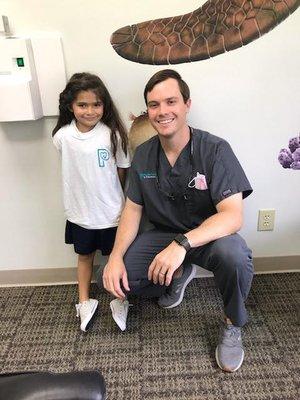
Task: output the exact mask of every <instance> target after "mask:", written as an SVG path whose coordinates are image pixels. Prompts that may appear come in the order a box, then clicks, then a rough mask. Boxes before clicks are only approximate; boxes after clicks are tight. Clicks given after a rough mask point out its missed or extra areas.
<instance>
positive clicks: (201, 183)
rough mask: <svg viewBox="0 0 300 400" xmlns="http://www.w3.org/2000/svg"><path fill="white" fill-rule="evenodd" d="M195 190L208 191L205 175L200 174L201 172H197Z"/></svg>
mask: <svg viewBox="0 0 300 400" xmlns="http://www.w3.org/2000/svg"><path fill="white" fill-rule="evenodd" d="M195 189H198V190H206V189H207V183H206V178H205V175H203V174H199V172H197V176H196V177H195Z"/></svg>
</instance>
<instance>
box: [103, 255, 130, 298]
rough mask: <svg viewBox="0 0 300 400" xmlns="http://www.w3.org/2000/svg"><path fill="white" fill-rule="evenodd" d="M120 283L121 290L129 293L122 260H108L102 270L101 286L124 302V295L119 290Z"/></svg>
mask: <svg viewBox="0 0 300 400" xmlns="http://www.w3.org/2000/svg"><path fill="white" fill-rule="evenodd" d="M120 282H122V285H123V288H124V289H125V290H127V291H128V292H129V291H130V289H129V285H128V279H127V272H126V268H125V265H124V262H123V259H122V258H121V259H119V258H117V259H116V258H114V259H111V258H109V260H108V263H107V264H106V266H105V267H104V270H103V286H104V288H105V289H106V290H107V291H108V292H110V293H111V294H112V295H113V296H115V297H117V298H118V299H121V300H124V299H125V298H126V295H125V293H124V292H123V290H122V289H121V285H120Z"/></svg>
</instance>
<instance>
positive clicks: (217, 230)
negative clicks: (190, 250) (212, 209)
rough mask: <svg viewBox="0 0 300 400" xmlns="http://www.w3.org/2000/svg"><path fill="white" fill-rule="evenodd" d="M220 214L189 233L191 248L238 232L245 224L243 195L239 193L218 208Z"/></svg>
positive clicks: (187, 235)
mask: <svg viewBox="0 0 300 400" xmlns="http://www.w3.org/2000/svg"><path fill="white" fill-rule="evenodd" d="M217 210H218V212H217V213H216V214H214V215H212V216H211V217H209V218H207V219H206V220H205V221H204V222H203V223H202V224H201V225H200V226H198V227H197V228H195V229H193V230H191V231H189V232H187V233H186V234H185V236H186V237H187V238H188V241H189V242H190V245H191V247H199V246H203V245H205V244H206V243H209V242H211V241H213V240H216V239H220V238H221V237H224V236H228V235H231V234H233V233H236V232H238V231H239V230H240V229H241V227H242V222H243V206H242V195H241V193H237V194H236V195H233V196H232V197H231V198H229V199H226V200H224V201H223V202H221V203H220V204H219V205H218V206H217Z"/></svg>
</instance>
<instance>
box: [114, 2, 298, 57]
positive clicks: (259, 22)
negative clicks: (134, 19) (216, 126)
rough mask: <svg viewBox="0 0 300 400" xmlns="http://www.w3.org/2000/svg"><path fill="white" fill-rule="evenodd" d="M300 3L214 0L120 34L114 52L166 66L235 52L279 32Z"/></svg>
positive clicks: (125, 28) (117, 32) (121, 30)
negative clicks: (231, 51) (283, 22)
mask: <svg viewBox="0 0 300 400" xmlns="http://www.w3.org/2000/svg"><path fill="white" fill-rule="evenodd" d="M299 5H300V0H208V1H207V2H206V3H205V4H204V5H203V6H202V7H199V8H198V9H196V10H195V11H193V12H191V13H189V14H185V15H179V16H176V17H170V18H162V19H155V20H153V21H147V22H141V23H139V24H136V25H131V26H126V27H123V28H120V29H118V30H117V31H116V32H114V33H113V34H112V37H111V44H112V46H113V48H114V50H115V51H116V52H117V53H118V54H119V55H120V56H121V57H124V58H126V59H128V60H130V61H134V62H137V63H141V64H152V65H165V64H179V63H186V62H191V61H198V60H204V59H206V58H209V57H214V56H216V55H218V54H222V53H224V52H226V51H230V50H234V49H236V48H238V47H241V46H244V45H246V44H248V43H250V42H252V41H253V40H255V39H257V38H259V37H260V36H262V35H263V34H264V33H267V32H269V31H270V30H271V29H273V28H275V27H276V26H277V25H278V24H280V23H281V22H282V21H283V20H284V19H286V18H287V17H288V16H289V15H290V14H291V13H293V12H294V11H295V10H296V9H297V8H298V7H299Z"/></svg>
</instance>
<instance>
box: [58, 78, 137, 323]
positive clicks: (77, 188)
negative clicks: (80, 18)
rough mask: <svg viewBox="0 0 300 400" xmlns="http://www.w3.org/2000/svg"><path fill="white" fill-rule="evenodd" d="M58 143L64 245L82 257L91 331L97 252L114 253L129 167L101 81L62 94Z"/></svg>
mask: <svg viewBox="0 0 300 400" xmlns="http://www.w3.org/2000/svg"><path fill="white" fill-rule="evenodd" d="M53 143H54V145H55V147H56V148H57V149H58V150H59V151H60V153H61V155H62V179H63V200H64V208H65V215H66V218H67V222H66V231H65V242H66V243H67V244H73V245H74V250H75V252H76V253H77V254H78V264H77V267H78V292H79V303H78V304H76V311H77V316H80V320H81V324H80V329H81V330H82V331H86V330H87V329H88V326H89V323H90V322H91V319H92V317H93V315H94V314H95V312H96V309H97V306H98V301H97V300H95V299H90V297H89V289H90V283H91V277H92V267H93V260H94V256H95V252H96V250H101V252H102V255H104V256H105V255H109V254H110V252H111V250H112V247H113V243H114V239H115V234H116V230H117V225H118V222H119V217H120V214H121V210H122V208H123V203H124V195H123V189H122V187H123V186H124V182H125V176H126V168H128V167H129V166H130V161H129V156H128V154H127V133H126V130H125V128H124V125H123V124H122V122H121V119H120V117H119V113H118V111H117V109H116V107H115V105H114V103H113V101H112V99H111V96H110V94H109V92H108V90H107V89H106V87H105V85H104V83H103V82H102V81H101V79H100V78H99V77H97V76H95V75H92V74H89V73H85V72H83V73H77V74H74V75H73V76H72V77H71V79H70V80H69V82H68V84H67V86H66V88H65V90H64V91H63V92H62V93H61V94H60V98H59V118H58V122H57V125H56V127H55V128H54V130H53Z"/></svg>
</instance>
